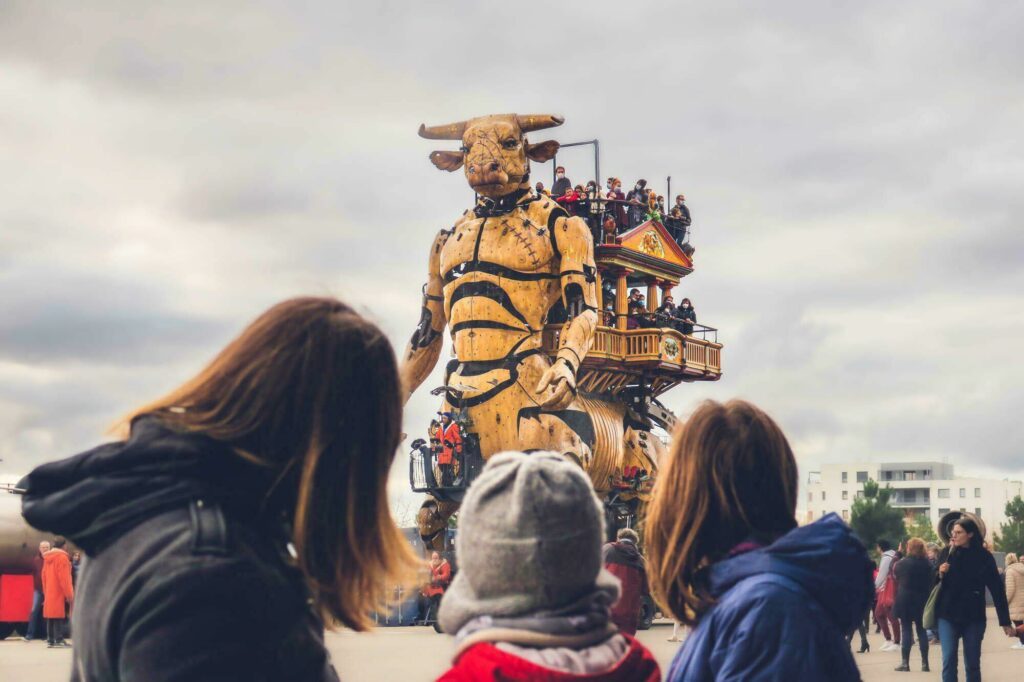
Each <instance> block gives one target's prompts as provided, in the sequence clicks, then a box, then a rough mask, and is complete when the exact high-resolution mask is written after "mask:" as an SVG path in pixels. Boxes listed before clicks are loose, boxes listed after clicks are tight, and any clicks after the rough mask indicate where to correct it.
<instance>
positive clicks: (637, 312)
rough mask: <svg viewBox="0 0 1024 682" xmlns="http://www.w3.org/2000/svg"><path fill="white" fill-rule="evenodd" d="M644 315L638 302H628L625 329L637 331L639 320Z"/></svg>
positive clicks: (642, 308)
mask: <svg viewBox="0 0 1024 682" xmlns="http://www.w3.org/2000/svg"><path fill="white" fill-rule="evenodd" d="M643 314H644V307H643V305H641V304H640V303H639V302H638V301H630V303H629V316H628V317H626V329H639V328H640V318H641V316H642V315H643Z"/></svg>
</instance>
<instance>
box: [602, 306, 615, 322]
mask: <svg viewBox="0 0 1024 682" xmlns="http://www.w3.org/2000/svg"><path fill="white" fill-rule="evenodd" d="M603 324H604V326H606V327H614V326H615V304H613V303H612V302H611V301H609V302H608V303H605V304H604V320H603Z"/></svg>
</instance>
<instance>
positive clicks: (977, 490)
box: [974, 488, 981, 498]
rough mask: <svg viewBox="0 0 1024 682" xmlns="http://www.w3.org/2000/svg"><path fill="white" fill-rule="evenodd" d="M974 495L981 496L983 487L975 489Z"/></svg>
mask: <svg viewBox="0 0 1024 682" xmlns="http://www.w3.org/2000/svg"><path fill="white" fill-rule="evenodd" d="M974 497H976V498H977V497H981V488H975V489H974Z"/></svg>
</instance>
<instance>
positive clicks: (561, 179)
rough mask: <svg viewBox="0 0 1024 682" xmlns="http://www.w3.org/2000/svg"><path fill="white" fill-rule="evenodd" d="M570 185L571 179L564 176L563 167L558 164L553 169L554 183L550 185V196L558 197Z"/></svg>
mask: <svg viewBox="0 0 1024 682" xmlns="http://www.w3.org/2000/svg"><path fill="white" fill-rule="evenodd" d="M571 187H572V181H571V180H570V179H569V178H567V177H565V168H564V167H562V166H559V167H558V168H556V169H555V184H553V185H552V186H551V196H553V197H560V196H562V195H563V194H565V190H567V189H569V188H571Z"/></svg>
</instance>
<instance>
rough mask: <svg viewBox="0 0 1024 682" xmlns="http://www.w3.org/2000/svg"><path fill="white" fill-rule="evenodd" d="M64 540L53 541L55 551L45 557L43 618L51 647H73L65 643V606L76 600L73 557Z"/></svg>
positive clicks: (52, 550)
mask: <svg viewBox="0 0 1024 682" xmlns="http://www.w3.org/2000/svg"><path fill="white" fill-rule="evenodd" d="M65 544H66V542H65V540H64V538H57V539H56V540H54V541H53V549H51V550H50V551H49V552H47V553H46V554H44V555H43V618H45V619H46V643H47V645H48V646H50V647H58V646H71V645H70V644H68V643H67V642H65V641H64V619H65V618H67V611H66V610H65V604H66V603H67V602H70V601H71V600H72V599H74V596H75V588H74V586H73V585H72V583H71V557H70V556H68V553H67V552H66V551H65V550H64V545H65Z"/></svg>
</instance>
